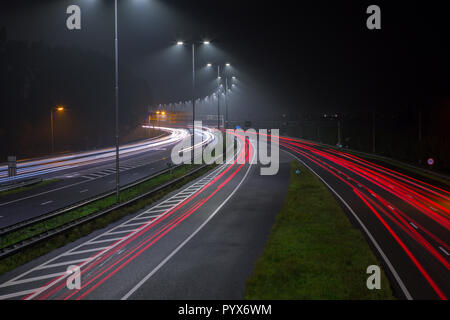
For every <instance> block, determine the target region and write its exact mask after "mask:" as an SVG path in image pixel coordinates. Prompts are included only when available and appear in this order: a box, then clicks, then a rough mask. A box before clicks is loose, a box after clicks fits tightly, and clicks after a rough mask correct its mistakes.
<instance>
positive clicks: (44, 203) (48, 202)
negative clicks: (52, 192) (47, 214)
mask: <svg viewBox="0 0 450 320" xmlns="http://www.w3.org/2000/svg"><path fill="white" fill-rule="evenodd" d="M52 202H53V200H50V201H47V202H43V203H41V206H45V205H46V204H50V203H52Z"/></svg>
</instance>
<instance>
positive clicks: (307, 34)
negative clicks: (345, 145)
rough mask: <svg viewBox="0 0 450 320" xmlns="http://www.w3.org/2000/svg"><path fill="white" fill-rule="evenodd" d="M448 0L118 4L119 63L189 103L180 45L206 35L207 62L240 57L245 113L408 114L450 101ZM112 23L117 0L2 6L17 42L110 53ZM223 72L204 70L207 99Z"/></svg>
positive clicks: (1, 19)
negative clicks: (419, 1) (374, 10)
mask: <svg viewBox="0 0 450 320" xmlns="http://www.w3.org/2000/svg"><path fill="white" fill-rule="evenodd" d="M438 3H439V2H436V3H433V2H426V4H427V5H426V7H425V6H424V5H422V6H419V5H416V4H414V2H412V1H390V2H380V1H370V2H369V1H276V2H275V1H272V2H268V1H267V2H266V1H249V0H240V1H226V2H224V1H211V0H210V1H206V0H188V1H187V0H119V47H120V49H119V50H120V53H119V55H120V62H121V64H122V65H123V66H124V67H126V68H130V69H132V70H133V71H134V72H135V73H136V74H137V75H139V76H140V77H142V78H144V79H145V80H146V81H148V83H149V86H150V88H151V90H152V95H153V97H154V101H153V103H166V102H175V101H178V100H188V99H190V97H191V87H190V86H191V82H190V81H191V74H190V71H191V62H190V61H191V60H190V59H191V56H190V47H184V48H175V47H174V43H175V42H176V41H177V40H178V39H182V40H184V41H190V40H200V41H201V40H203V39H208V40H211V42H212V44H213V46H214V49H206V48H203V49H202V50H200V49H199V51H198V59H197V64H198V66H199V67H201V66H203V65H205V64H206V62H212V63H219V62H221V63H222V62H228V61H229V62H231V63H232V64H233V66H234V67H235V69H236V70H237V71H238V72H239V76H240V78H241V79H243V82H244V85H245V87H246V88H250V89H251V94H252V95H254V97H255V103H253V104H250V105H249V106H248V108H247V109H246V110H245V111H243V112H245V113H248V114H250V113H251V114H252V115H255V116H259V117H261V118H265V117H271V116H273V115H277V114H281V113H283V112H288V113H295V112H297V113H298V112H302V113H303V112H325V111H327V112H328V111H329V112H346V111H349V110H368V111H370V110H372V108H377V110H396V111H399V112H401V110H404V109H410V108H415V107H417V106H421V107H427V106H428V104H431V103H438V104H440V103H442V101H446V100H445V99H449V98H448V97H449V92H450V90H449V86H450V85H449V83H450V81H449V69H450V68H449V60H450V59H449V58H448V57H449V56H450V50H449V44H448V42H449V41H448V38H449V37H448V32H447V30H446V29H445V26H446V21H448V18H446V15H445V10H444V9H443V8H442V7H441V6H440V5H439V4H438ZM70 4H77V5H79V6H80V7H81V11H82V30H81V31H69V30H67V28H66V26H65V21H66V18H67V15H66V13H65V10H66V8H67V6H68V5H70ZM370 4H377V5H379V6H380V7H381V13H382V30H376V31H371V30H368V29H367V28H366V19H367V16H368V15H367V14H366V13H365V11H366V8H367V6H368V5H370ZM113 23H114V20H113V1H111V0H101V1H99V0H71V1H66V0H58V1H55V0H53V1H49V0H47V1H36V0H33V1H25V0H17V1H7V2H6V1H2V3H1V4H0V27H2V26H6V28H7V33H8V38H9V39H17V40H27V41H36V40H42V41H44V42H46V43H49V44H51V45H63V46H69V47H70V46H77V47H82V48H85V49H91V50H95V51H100V52H102V53H104V54H106V55H108V56H110V57H112V56H113V45H114V41H113V30H114V29H113V27H114V25H113ZM207 50H209V51H207ZM68 63H70V61H68ZM213 78H214V76H213V75H208V74H201V73H199V86H198V96H202V95H205V94H207V93H210V92H208V88H207V87H208V86H207V85H206V84H207V83H208V81H212V79H213ZM208 79H209V80H208ZM256 95H258V96H259V99H260V100H257V99H256ZM445 97H447V98H445ZM436 101H437V102H436ZM245 116H246V114H245Z"/></svg>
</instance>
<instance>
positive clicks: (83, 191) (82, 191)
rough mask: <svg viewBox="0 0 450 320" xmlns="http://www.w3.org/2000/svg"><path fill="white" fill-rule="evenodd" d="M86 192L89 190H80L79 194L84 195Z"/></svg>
mask: <svg viewBox="0 0 450 320" xmlns="http://www.w3.org/2000/svg"><path fill="white" fill-rule="evenodd" d="M88 191H89V189H84V190H81V191H80V193H85V192H88Z"/></svg>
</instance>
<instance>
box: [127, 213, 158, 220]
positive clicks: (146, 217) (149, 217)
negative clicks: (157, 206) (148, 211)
mask: <svg viewBox="0 0 450 320" xmlns="http://www.w3.org/2000/svg"><path fill="white" fill-rule="evenodd" d="M159 216H160V215H159V214H157V215H153V216H143V217H136V218H134V219H133V220H148V219H151V218H156V217H159Z"/></svg>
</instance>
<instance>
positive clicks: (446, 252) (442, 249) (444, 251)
mask: <svg viewBox="0 0 450 320" xmlns="http://www.w3.org/2000/svg"><path fill="white" fill-rule="evenodd" d="M439 249H440V250H441V251H442V252H443V253H445V255H447V256H448V255H450V254H449V253H448V251H447V250H445V249H444V248H442V247H441V246H439Z"/></svg>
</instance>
